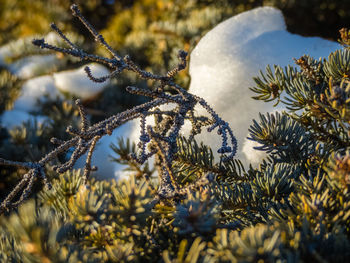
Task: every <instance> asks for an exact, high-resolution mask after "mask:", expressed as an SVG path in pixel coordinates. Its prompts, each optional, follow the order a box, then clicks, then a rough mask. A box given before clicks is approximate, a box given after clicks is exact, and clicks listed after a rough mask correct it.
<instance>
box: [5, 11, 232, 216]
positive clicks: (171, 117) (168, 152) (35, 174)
mask: <svg viewBox="0 0 350 263" xmlns="http://www.w3.org/2000/svg"><path fill="white" fill-rule="evenodd" d="M71 10H72V13H73V15H74V16H75V17H77V18H78V19H79V20H80V21H81V23H82V24H83V25H84V26H85V27H86V28H87V29H88V30H89V31H90V33H91V35H92V36H93V37H94V39H95V41H96V42H98V43H99V44H100V45H102V46H103V47H104V48H106V49H107V50H108V51H109V53H110V54H111V56H112V58H107V57H102V56H97V55H94V54H88V53H86V52H85V51H84V50H82V49H80V48H79V47H77V46H76V45H75V44H73V43H72V42H71V41H70V40H69V39H68V37H67V36H65V34H64V33H63V32H62V31H61V30H60V29H59V28H58V27H57V26H56V25H55V24H51V28H52V29H53V30H54V31H55V32H56V33H57V34H58V35H59V36H60V37H61V38H62V39H63V41H64V42H66V43H67V44H68V46H69V47H68V48H61V47H57V46H54V45H50V44H48V43H46V42H45V40H44V39H34V40H33V44H34V45H36V46H38V47H40V48H41V49H48V50H54V51H56V52H60V53H63V54H67V55H71V56H74V57H77V58H80V60H81V61H90V62H97V63H100V64H103V65H105V66H107V67H109V68H110V69H112V73H111V74H110V75H108V76H104V77H100V78H96V77H94V75H93V72H91V70H90V68H88V67H86V68H85V71H86V73H87V76H88V77H89V78H90V80H91V81H94V82H103V81H106V80H107V79H108V78H110V77H115V76H116V75H117V74H120V73H122V72H123V71H130V72H134V73H136V74H137V75H138V76H139V77H140V78H142V79H146V80H154V81H155V82H156V87H157V88H156V89H151V88H150V89H141V88H137V87H128V88H127V91H128V92H130V93H132V94H137V95H142V96H147V97H150V98H152V100H151V101H149V102H146V103H144V104H142V105H139V106H136V107H134V108H132V109H129V110H126V111H124V112H121V113H119V114H116V115H113V116H111V117H109V118H107V119H105V120H103V121H101V122H99V123H96V124H94V125H89V123H88V121H87V116H86V111H85V110H84V108H83V106H82V104H81V102H80V100H77V101H76V105H77V107H78V109H79V114H80V117H81V123H82V125H81V128H80V129H73V128H72V126H68V127H67V132H68V133H69V134H70V135H72V136H73V137H72V138H71V139H70V140H67V141H60V140H58V139H53V140H52V142H54V143H57V144H58V145H59V146H58V147H57V148H55V149H54V150H52V151H51V152H50V153H48V154H47V155H46V156H44V157H43V158H42V159H41V160H40V161H38V162H33V163H18V162H11V161H7V160H3V159H1V161H0V164H2V165H12V166H13V165H14V166H17V167H24V168H28V169H30V170H29V171H28V173H27V174H26V175H25V176H24V177H23V179H22V180H21V182H20V183H19V184H18V185H17V186H16V187H15V189H14V190H13V191H12V192H11V193H10V194H9V195H8V197H7V198H6V199H5V200H4V201H3V202H2V203H1V210H0V213H1V212H3V211H4V210H7V209H9V208H12V207H16V206H17V205H19V204H20V203H22V201H23V200H24V199H26V198H27V197H28V196H29V194H30V193H31V188H32V185H33V183H34V181H35V180H36V179H38V178H39V179H41V180H43V181H44V183H45V184H46V185H47V186H49V183H48V179H47V178H46V176H45V165H46V164H47V163H49V162H51V161H53V160H54V159H55V158H56V157H57V156H58V155H60V154H65V153H67V151H68V150H69V149H71V148H74V150H73V153H72V154H71V156H70V159H69V160H68V161H67V162H65V163H63V164H58V165H55V166H54V170H55V171H56V172H58V173H64V172H67V171H68V170H71V169H72V168H73V166H74V164H75V163H76V161H77V160H78V159H79V158H80V157H81V156H82V155H84V154H85V153H88V154H87V158H86V165H85V168H84V173H83V181H84V182H85V183H86V181H87V179H88V177H89V174H90V172H91V171H92V170H96V168H95V167H92V166H91V156H92V154H93V151H94V149H95V146H96V143H97V142H98V141H99V140H100V139H101V138H102V137H103V136H105V135H111V134H112V132H113V130H115V129H116V128H117V127H119V126H121V125H122V124H124V123H126V122H128V121H130V120H133V119H138V118H139V119H140V120H141V128H142V129H141V135H140V143H139V144H138V145H139V147H140V148H141V154H140V155H139V156H133V158H134V159H135V161H137V162H139V163H140V164H142V163H144V162H145V161H146V160H147V159H149V158H150V157H151V156H153V155H155V154H157V155H158V159H159V160H158V161H159V162H158V165H159V169H158V171H159V177H160V182H161V183H160V187H159V189H158V197H156V199H157V198H158V199H163V198H172V197H175V196H184V195H186V194H187V191H185V189H180V187H179V186H178V185H177V183H176V180H175V178H174V172H173V170H172V169H173V168H172V162H173V160H174V156H175V153H176V151H177V144H176V139H177V138H178V136H179V132H180V129H181V127H182V126H183V125H184V122H185V120H189V121H190V122H191V124H192V135H194V134H197V133H198V131H199V130H200V128H201V127H204V126H208V125H211V127H209V128H208V130H209V131H213V130H214V129H218V133H219V134H220V136H221V138H222V144H221V147H220V148H219V149H218V152H219V153H220V154H222V160H224V161H228V160H231V159H232V157H233V156H234V155H235V153H236V150H237V141H236V138H235V137H234V135H233V132H232V130H231V128H230V127H229V124H228V123H227V122H225V121H224V120H222V119H221V118H220V117H219V115H218V114H217V113H216V112H215V111H214V110H213V109H212V108H211V107H210V106H209V105H208V104H207V102H206V101H205V100H204V99H202V98H200V97H198V96H196V95H193V94H191V93H189V92H187V91H186V90H185V89H184V88H182V87H181V86H179V85H177V84H176V83H175V82H174V81H173V79H174V76H175V75H176V74H177V73H178V72H180V71H181V70H183V69H184V68H185V67H186V64H187V63H186V57H187V53H186V52H185V51H180V52H179V55H178V57H179V61H180V62H179V64H178V65H177V66H176V67H175V68H174V69H172V70H169V71H168V72H167V74H166V75H157V74H154V73H151V72H148V71H145V70H143V69H141V68H140V67H139V66H137V65H136V64H135V63H134V62H133V61H132V59H131V58H130V57H129V56H125V57H124V58H122V57H121V56H119V55H118V53H117V52H116V51H114V50H113V49H112V48H111V47H110V45H109V44H108V43H107V42H106V41H105V40H104V38H103V36H102V35H100V34H99V33H98V32H97V31H96V30H95V29H94V27H93V26H92V25H91V24H90V23H89V22H88V21H87V20H86V19H85V18H84V16H83V15H82V14H81V12H80V10H79V8H78V6H77V5H75V4H73V5H72V6H71ZM164 87H168V88H170V89H172V90H173V91H174V93H175V94H170V93H166V92H165V91H164ZM169 103H174V104H176V107H175V108H174V109H173V110H172V111H171V112H169V111H162V110H160V109H159V108H158V107H159V106H161V105H166V104H169ZM198 104H199V105H200V106H202V107H203V108H204V109H205V110H206V111H207V113H208V115H209V117H206V116H195V114H194V108H195V106H196V105H198ZM146 116H154V117H155V118H156V119H159V120H162V121H160V122H159V123H158V125H155V126H150V125H149V126H146V123H145V117H146ZM146 146H149V147H146ZM147 148H150V150H149V151H148V152H147V151H146V150H147ZM204 181H205V182H207V181H208V180H202V179H199V180H198V182H194V183H193V185H190V186H188V189H192V188H195V187H196V186H198V185H202V184H203V182H204ZM25 185H27V187H26V188H25V189H23V188H24V186H25ZM20 192H21V194H20V199H19V200H18V201H17V202H13V200H14V198H15V197H16V196H17V194H19V193H20Z"/></svg>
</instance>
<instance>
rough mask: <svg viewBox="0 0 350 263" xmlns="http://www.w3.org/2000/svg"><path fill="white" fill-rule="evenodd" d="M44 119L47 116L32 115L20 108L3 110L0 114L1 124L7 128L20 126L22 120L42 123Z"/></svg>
mask: <svg viewBox="0 0 350 263" xmlns="http://www.w3.org/2000/svg"><path fill="white" fill-rule="evenodd" d="M45 120H47V118H46V117H44V116H33V115H31V114H29V113H28V112H25V111H22V110H9V111H5V112H4V113H3V114H2V115H1V116H0V121H1V125H2V126H3V127H6V128H7V129H12V128H14V127H16V126H20V125H21V124H22V123H23V122H27V121H38V122H39V123H43V122H44V121H45Z"/></svg>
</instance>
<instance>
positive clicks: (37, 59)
mask: <svg viewBox="0 0 350 263" xmlns="http://www.w3.org/2000/svg"><path fill="white" fill-rule="evenodd" d="M60 63H61V60H60V59H58V58H57V56H56V55H33V56H28V57H24V58H22V59H18V60H16V61H15V62H13V63H12V64H10V65H9V70H10V71H11V73H12V74H14V75H16V76H18V77H19V78H20V79H28V78H32V77H34V76H38V75H40V74H43V73H47V72H49V71H52V70H54V69H56V68H57V66H58V65H59V64H60Z"/></svg>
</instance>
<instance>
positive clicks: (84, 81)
mask: <svg viewBox="0 0 350 263" xmlns="http://www.w3.org/2000/svg"><path fill="white" fill-rule="evenodd" d="M85 66H88V67H90V69H91V72H92V75H93V76H94V77H102V76H106V75H108V74H109V73H110V72H109V70H108V69H107V68H106V67H104V66H102V65H99V64H96V63H91V64H88V65H85ZM85 66H82V67H80V68H78V69H75V70H67V71H61V72H58V73H55V74H53V78H54V80H55V86H56V87H57V88H58V89H59V90H60V91H63V92H68V93H69V94H72V95H74V96H77V97H79V98H81V99H91V98H93V97H95V96H96V95H97V94H98V93H100V92H101V91H102V90H103V88H105V87H106V85H107V84H108V83H109V81H108V80H107V81H105V82H103V83H96V82H93V81H92V80H90V79H89V78H88V77H87V75H86V72H85V71H84V68H85Z"/></svg>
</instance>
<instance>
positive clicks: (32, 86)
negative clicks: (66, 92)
mask: <svg viewBox="0 0 350 263" xmlns="http://www.w3.org/2000/svg"><path fill="white" fill-rule="evenodd" d="M44 95H46V96H48V98H50V99H55V98H56V97H57V96H61V95H60V93H59V92H58V90H57V89H56V87H55V83H54V79H53V78H52V77H51V76H49V75H46V76H41V77H37V78H33V79H30V80H27V81H26V82H25V83H24V84H23V86H22V90H21V95H20V97H19V98H18V99H17V100H16V101H15V103H14V109H16V110H22V111H27V112H31V111H35V110H37V106H36V105H37V102H38V100H42V101H43V100H44Z"/></svg>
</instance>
